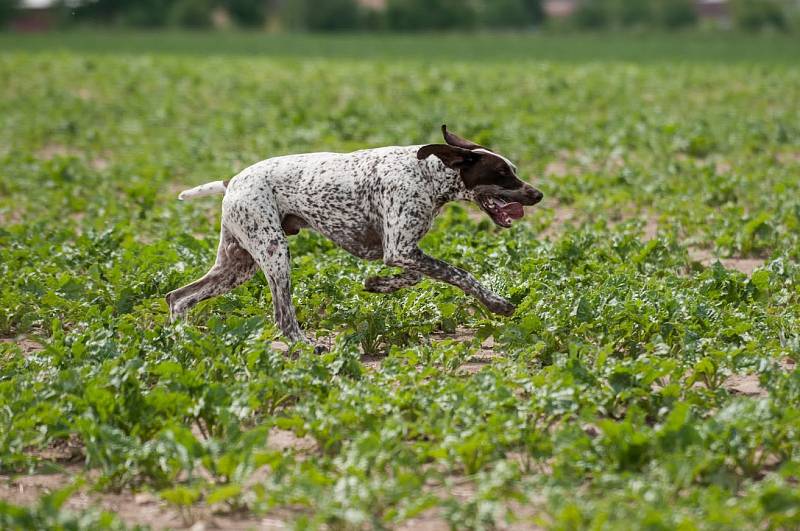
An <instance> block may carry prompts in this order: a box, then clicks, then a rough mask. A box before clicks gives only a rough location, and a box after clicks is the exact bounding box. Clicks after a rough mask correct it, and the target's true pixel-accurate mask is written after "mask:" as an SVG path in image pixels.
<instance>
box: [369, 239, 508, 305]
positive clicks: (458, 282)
mask: <svg viewBox="0 0 800 531" xmlns="http://www.w3.org/2000/svg"><path fill="white" fill-rule="evenodd" d="M384 262H385V263H386V265H390V266H399V267H403V268H405V269H406V270H407V271H411V272H414V273H419V274H422V275H426V276H429V277H431V278H434V279H436V280H441V281H442V282H447V283H449V284H452V285H454V286H456V287H457V288H461V290H462V291H464V292H465V293H468V294H470V295H472V296H473V297H475V298H477V299H478V300H479V301H481V303H483V305H484V306H486V308H488V309H489V310H490V311H492V312H494V313H498V314H501V315H511V314H513V313H514V310H515V308H514V305H513V304H511V303H510V302H508V301H507V300H505V299H504V298H503V297H501V296H500V295H498V294H496V293H494V292H493V291H491V290H490V289H488V288H486V287H485V286H483V285H482V284H481V283H480V282H478V281H477V279H476V278H475V277H473V276H472V275H471V274H469V273H467V272H466V271H464V270H463V269H459V268H457V267H455V266H452V265H450V264H448V263H447V262H445V261H443V260H438V259H436V258H433V257H432V256H428V255H427V254H425V253H424V252H422V250H421V249H420V248H419V247H416V246H414V247H413V248H412V249H409V250H397V249H395V250H392V251H390V252H388V253H386V255H385V256H384Z"/></svg>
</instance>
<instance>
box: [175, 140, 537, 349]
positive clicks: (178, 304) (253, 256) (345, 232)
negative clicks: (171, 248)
mask: <svg viewBox="0 0 800 531" xmlns="http://www.w3.org/2000/svg"><path fill="white" fill-rule="evenodd" d="M422 147H423V146H404V147H384V148H377V149H367V150H363V151H356V152H353V153H310V154H303V155H290V156H284V157H275V158H271V159H267V160H264V161H261V162H259V163H257V164H254V165H253V166H250V167H249V168H247V169H245V170H244V171H242V172H241V173H239V174H238V175H236V176H235V177H233V178H232V179H231V180H230V181H226V182H224V185H223V189H224V186H225V185H226V186H227V189H226V190H224V193H225V197H224V199H223V201H222V230H221V234H220V244H219V250H218V251H217V260H216V263H215V264H214V266H213V267H212V268H211V270H210V271H209V272H208V273H207V274H206V275H205V276H204V277H203V278H201V279H199V280H197V281H195V282H193V283H191V284H189V285H187V286H184V287H182V288H180V289H177V290H175V291H173V292H171V293H169V294H168V295H167V302H168V304H169V307H170V313H171V315H172V316H173V318H174V317H176V316H179V315H182V314H184V313H185V312H186V311H188V309H189V308H191V307H192V306H194V305H195V304H197V303H198V302H199V301H201V300H204V299H207V298H210V297H213V296H216V295H219V294H222V293H225V292H227V291H229V290H232V289H233V288H235V287H236V286H238V285H240V284H242V283H243V282H245V281H246V280H248V279H249V278H251V277H252V276H253V274H254V273H255V271H256V267H260V268H261V270H262V271H263V272H264V274H265V276H266V278H267V281H268V282H269V287H270V290H271V291H272V298H273V305H274V311H275V322H276V324H277V325H278V327H279V328H280V329H281V331H282V332H283V334H284V335H285V336H286V337H287V338H288V339H289V340H291V341H305V340H306V339H305V336H304V334H303V332H302V331H301V329H300V326H299V324H298V323H297V318H296V317H295V310H294V306H293V304H292V299H291V280H290V260H289V248H288V245H287V239H286V238H287V235H291V234H296V233H297V232H298V231H299V230H300V228H302V227H309V228H311V229H313V230H316V231H318V232H319V233H321V234H323V235H324V236H326V237H328V238H330V239H331V240H332V241H333V242H335V243H336V244H337V245H339V246H341V247H342V248H344V249H345V250H347V251H349V252H350V253H352V254H354V255H355V256H358V257H360V258H365V259H368V260H378V259H382V260H383V262H384V263H385V264H386V265H389V266H397V267H401V268H403V269H404V271H403V272H402V273H400V274H398V275H395V276H389V277H370V278H368V279H366V281H365V288H366V289H367V290H368V291H372V292H376V293H391V292H393V291H396V290H398V289H401V288H404V287H408V286H412V285H414V284H416V283H418V282H419V281H420V280H421V279H422V277H423V276H429V277H431V278H434V279H437V280H441V281H444V282H449V283H450V284H453V285H455V286H457V287H459V288H461V289H462V290H464V291H465V292H466V293H469V294H470V295H473V296H475V297H476V298H477V299H478V300H480V301H481V302H482V303H483V304H484V305H485V306H486V307H487V308H488V309H489V310H491V311H493V312H496V313H499V314H503V315H510V314H511V313H513V311H514V306H513V305H512V304H511V303H510V302H508V301H507V300H505V299H503V298H502V297H500V296H499V295H497V294H495V293H493V292H492V291H490V290H489V289H487V288H485V287H484V286H482V285H481V284H480V283H479V282H478V281H477V280H476V279H475V278H474V277H473V276H472V275H470V274H469V273H467V272H466V271H464V270H462V269H459V268H456V267H453V266H452V265H450V264H447V263H446V262H443V261H441V260H437V259H436V258H433V257H431V256H428V255H426V254H425V253H423V252H422V251H421V250H420V249H419V247H418V242H419V241H420V239H422V237H423V236H424V235H425V233H426V232H427V231H428V230H429V229H430V227H431V224H432V222H433V219H434V217H435V216H436V214H437V213H438V212H439V210H440V209H441V207H442V206H443V205H444V204H445V203H447V202H449V201H453V200H468V201H469V200H475V194H476V192H475V190H471V189H468V188H467V187H466V186H465V183H464V179H462V176H461V175H460V172H459V171H458V170H456V169H452V168H450V167H448V166H447V165H446V164H445V163H444V162H443V161H442V160H440V158H438V157H427V158H423V159H419V158H418V152H420V149H421V148H422ZM453 149H456V148H453ZM420 156H422V155H420ZM504 160H505V159H504ZM217 183H218V182H215V183H213V186H212V188H213V189H217V188H219V184H217ZM520 183H521V181H520ZM525 186H527V185H525ZM528 188H530V187H528ZM478 189H480V188H478ZM193 190H197V192H192V191H191V190H190V191H187V192H184V194H182V197H191V196H192V195H206V194H207V192H208V190H209V186H208V185H203V186H200V187H197V188H196V189H193ZM536 193H539V192H538V191H537V192H536ZM539 198H541V194H539ZM530 204H532V203H530Z"/></svg>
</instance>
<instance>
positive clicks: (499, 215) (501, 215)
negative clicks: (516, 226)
mask: <svg viewBox="0 0 800 531" xmlns="http://www.w3.org/2000/svg"><path fill="white" fill-rule="evenodd" d="M478 205H480V207H481V209H483V211H484V212H486V213H487V214H489V217H491V218H492V221H494V222H495V223H497V224H498V225H500V226H501V227H506V228H508V227H510V226H511V224H512V223H513V222H514V220H515V219H520V218H522V216H524V215H525V210H524V209H523V208H522V203H517V202H515V201H506V200H505V199H502V198H500V197H496V196H480V197H478Z"/></svg>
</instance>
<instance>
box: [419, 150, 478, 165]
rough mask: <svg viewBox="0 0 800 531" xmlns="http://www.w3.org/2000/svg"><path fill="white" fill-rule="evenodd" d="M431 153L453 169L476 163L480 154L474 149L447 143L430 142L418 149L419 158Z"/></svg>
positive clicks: (424, 157) (426, 156)
mask: <svg viewBox="0 0 800 531" xmlns="http://www.w3.org/2000/svg"><path fill="white" fill-rule="evenodd" d="M431 155H434V156H436V157H437V158H438V159H439V160H441V161H442V162H444V165H445V166H447V167H448V168H450V169H453V170H460V169H461V168H464V167H466V166H468V165H470V164H472V163H474V162H475V161H476V160H478V158H479V157H480V155H479V154H478V153H473V152H472V151H470V150H468V149H464V148H460V147H456V146H448V145H447V144H428V145H427V146H422V147H421V148H419V150H418V151H417V158H418V159H420V160H422V159H427V158H428V157H430V156H431Z"/></svg>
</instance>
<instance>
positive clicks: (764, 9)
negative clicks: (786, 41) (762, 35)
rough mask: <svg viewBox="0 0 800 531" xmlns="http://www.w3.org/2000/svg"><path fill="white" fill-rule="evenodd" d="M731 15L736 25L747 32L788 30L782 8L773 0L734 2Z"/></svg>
mask: <svg viewBox="0 0 800 531" xmlns="http://www.w3.org/2000/svg"><path fill="white" fill-rule="evenodd" d="M733 13H734V21H735V23H736V25H737V26H738V27H739V28H742V29H744V30H747V31H758V30H763V29H777V30H786V29H788V21H787V18H786V14H785V12H784V8H783V6H781V4H780V3H779V2H777V1H774V0H736V1H735V2H733Z"/></svg>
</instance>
